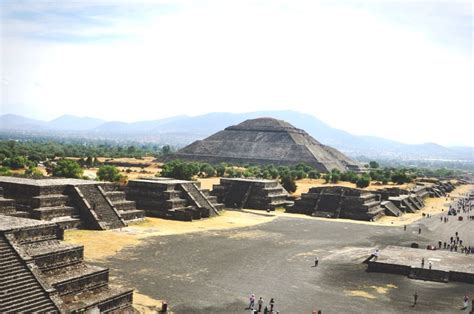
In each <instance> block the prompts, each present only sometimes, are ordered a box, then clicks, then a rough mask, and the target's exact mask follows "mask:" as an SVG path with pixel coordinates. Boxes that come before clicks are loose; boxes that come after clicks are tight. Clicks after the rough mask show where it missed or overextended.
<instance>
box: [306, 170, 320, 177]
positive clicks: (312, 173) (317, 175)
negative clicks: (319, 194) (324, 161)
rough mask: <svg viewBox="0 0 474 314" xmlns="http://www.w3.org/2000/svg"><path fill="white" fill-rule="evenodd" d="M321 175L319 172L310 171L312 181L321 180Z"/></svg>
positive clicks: (309, 175)
mask: <svg viewBox="0 0 474 314" xmlns="http://www.w3.org/2000/svg"><path fill="white" fill-rule="evenodd" d="M320 177H321V174H320V173H319V172H318V171H317V170H310V171H309V172H308V178H310V179H319V178H320Z"/></svg>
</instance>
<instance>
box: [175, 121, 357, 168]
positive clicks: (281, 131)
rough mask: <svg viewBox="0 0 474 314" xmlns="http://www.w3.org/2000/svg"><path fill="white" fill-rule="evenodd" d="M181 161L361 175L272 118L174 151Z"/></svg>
mask: <svg viewBox="0 0 474 314" xmlns="http://www.w3.org/2000/svg"><path fill="white" fill-rule="evenodd" d="M173 157H174V158H179V159H182V160H189V161H191V160H192V161H201V162H208V163H214V164H215V163H220V162H227V163H232V164H258V165H268V164H274V165H295V164H298V163H306V164H308V165H311V166H313V167H314V168H316V169H317V170H319V171H321V172H328V171H331V170H332V169H334V168H336V169H338V170H340V171H348V170H353V171H361V169H362V167H361V165H360V164H358V163H357V162H356V161H354V160H352V159H350V158H349V157H347V156H346V155H344V154H343V153H341V152H340V151H338V150H337V149H335V148H332V147H329V146H326V145H323V144H321V143H319V142H318V141H316V140H315V139H314V138H313V137H311V136H310V135H309V134H308V133H306V132H305V131H304V130H301V129H297V128H295V127H294V126H293V125H291V124H289V123H288V122H285V121H282V120H277V119H273V118H257V119H251V120H246V121H244V122H242V123H240V124H238V125H233V126H230V127H227V128H225V129H224V130H222V131H220V132H217V133H215V134H213V135H211V136H209V137H208V138H206V139H204V140H199V141H195V142H194V143H192V144H190V145H188V146H186V147H184V148H182V149H181V150H179V151H177V152H176V154H175V155H174V156H173Z"/></svg>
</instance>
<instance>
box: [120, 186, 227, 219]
mask: <svg viewBox="0 0 474 314" xmlns="http://www.w3.org/2000/svg"><path fill="white" fill-rule="evenodd" d="M126 197H127V199H128V200H132V201H135V203H136V206H137V208H139V209H142V210H145V211H146V214H147V216H152V217H158V218H165V219H176V220H182V221H192V220H195V219H201V218H207V217H210V216H214V215H217V213H218V212H219V210H220V209H221V208H222V206H223V205H222V204H217V203H216V200H217V198H215V197H212V196H209V191H207V190H201V189H200V186H199V183H198V182H194V181H184V180H174V179H169V178H156V179H149V178H147V179H137V180H130V181H129V182H128V185H127V188H126Z"/></svg>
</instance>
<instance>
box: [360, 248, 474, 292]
mask: <svg viewBox="0 0 474 314" xmlns="http://www.w3.org/2000/svg"><path fill="white" fill-rule="evenodd" d="M422 259H424V266H423V267H422V265H421V262H422ZM430 263H431V269H430ZM367 264H368V268H367V271H369V272H381V273H389V274H399V275H405V276H408V277H409V278H412V279H420V280H427V281H437V282H449V281H458V282H466V283H471V284H474V255H472V254H471V255H466V254H463V253H458V252H451V251H445V250H435V251H432V250H426V249H414V248H407V247H398V246H388V247H386V248H385V249H382V250H381V251H380V254H379V256H378V258H377V259H376V260H374V258H372V259H370V260H368V261H367Z"/></svg>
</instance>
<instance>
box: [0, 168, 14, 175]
mask: <svg viewBox="0 0 474 314" xmlns="http://www.w3.org/2000/svg"><path fill="white" fill-rule="evenodd" d="M11 175H12V172H11V171H10V169H9V168H7V167H0V176H11Z"/></svg>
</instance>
